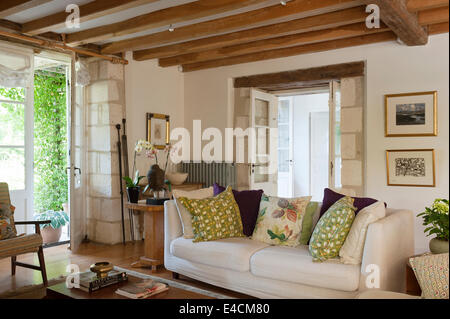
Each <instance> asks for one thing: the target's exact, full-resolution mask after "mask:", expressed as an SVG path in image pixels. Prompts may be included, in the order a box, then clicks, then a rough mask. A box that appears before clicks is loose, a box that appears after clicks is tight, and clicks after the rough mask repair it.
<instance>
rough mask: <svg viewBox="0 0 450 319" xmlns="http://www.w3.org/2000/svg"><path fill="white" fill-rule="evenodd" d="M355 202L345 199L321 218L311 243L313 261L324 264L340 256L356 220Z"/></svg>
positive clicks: (351, 199) (334, 205)
mask: <svg viewBox="0 0 450 319" xmlns="http://www.w3.org/2000/svg"><path fill="white" fill-rule="evenodd" d="M353 202H354V199H353V198H351V197H348V196H346V197H343V198H341V199H340V200H338V201H337V202H336V203H334V204H333V205H332V206H331V207H330V208H329V209H328V210H327V211H326V213H325V214H324V215H323V216H322V217H321V218H320V220H319V222H318V223H317V225H316V228H314V232H313V234H312V236H311V241H310V243H309V251H310V253H311V255H312V257H313V261H316V262H322V261H326V260H327V259H332V258H335V257H338V256H339V251H340V250H341V247H342V245H344V242H345V239H346V238H347V235H348V233H349V232H350V228H351V227H352V223H353V220H354V219H355V210H356V208H355V207H354V206H353Z"/></svg>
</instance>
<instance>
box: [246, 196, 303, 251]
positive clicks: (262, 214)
mask: <svg viewBox="0 0 450 319" xmlns="http://www.w3.org/2000/svg"><path fill="white" fill-rule="evenodd" d="M310 200H311V196H305V197H298V198H289V199H285V198H279V197H274V196H266V195H265V194H263V195H262V197H261V204H260V206H259V214H258V219H257V221H256V226H255V230H254V231H253V235H252V239H254V240H258V241H261V242H263V243H267V244H271V245H279V246H291V247H295V246H298V245H299V244H300V234H301V230H302V221H303V216H304V215H305V211H306V207H307V206H308V203H309V201H310Z"/></svg>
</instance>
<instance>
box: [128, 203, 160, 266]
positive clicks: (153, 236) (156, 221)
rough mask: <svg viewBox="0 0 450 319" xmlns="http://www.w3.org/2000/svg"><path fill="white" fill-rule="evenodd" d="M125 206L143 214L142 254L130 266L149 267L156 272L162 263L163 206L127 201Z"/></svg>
mask: <svg viewBox="0 0 450 319" xmlns="http://www.w3.org/2000/svg"><path fill="white" fill-rule="evenodd" d="M126 207H127V208H128V209H131V210H133V211H141V212H143V214H144V236H145V238H144V256H142V257H141V258H140V259H139V261H137V262H135V263H133V264H132V267H135V268H139V267H150V268H151V270H152V272H156V271H157V269H158V266H161V265H164V206H162V205H160V206H154V205H146V204H134V203H127V205H126Z"/></svg>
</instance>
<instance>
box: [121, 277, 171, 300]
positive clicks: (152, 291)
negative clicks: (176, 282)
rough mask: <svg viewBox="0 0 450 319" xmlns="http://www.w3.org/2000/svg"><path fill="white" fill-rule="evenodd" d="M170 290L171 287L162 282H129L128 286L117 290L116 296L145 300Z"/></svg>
mask: <svg viewBox="0 0 450 319" xmlns="http://www.w3.org/2000/svg"><path fill="white" fill-rule="evenodd" d="M168 289H169V287H167V285H166V284H163V283H161V282H155V281H153V280H144V281H141V282H137V283H131V282H128V283H127V284H126V285H124V286H122V287H120V288H119V289H117V290H116V294H118V295H121V296H124V297H127V298H131V299H145V298H149V297H151V296H154V295H156V294H159V293H161V292H163V291H166V290H168Z"/></svg>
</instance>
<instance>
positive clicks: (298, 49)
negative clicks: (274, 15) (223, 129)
mask: <svg viewBox="0 0 450 319" xmlns="http://www.w3.org/2000/svg"><path fill="white" fill-rule="evenodd" d="M448 32H449V23H448V22H444V23H437V24H431V25H429V26H428V33H429V34H430V35H434V34H441V33H448ZM396 38H397V37H396V35H395V33H393V32H392V31H386V32H382V33H375V34H370V35H364V36H359V37H355V38H347V39H340V40H332V41H325V42H319V43H313V44H306V45H300V46H295V47H290V48H284V49H277V50H270V51H264V52H259V53H252V54H246V55H242V56H236V57H231V58H227V59H221V60H213V61H206V62H198V63H191V64H185V65H182V69H183V72H192V71H198V70H204V69H210V68H217V67H223V66H230V65H235V64H241V63H249V62H257V61H263V60H269V59H277V58H283V57H289V56H295V55H301V54H307V53H316V52H323V51H329V50H335V49H342V48H348V47H354V46H361V45H366V44H373V43H380V42H388V41H395V40H396Z"/></svg>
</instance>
